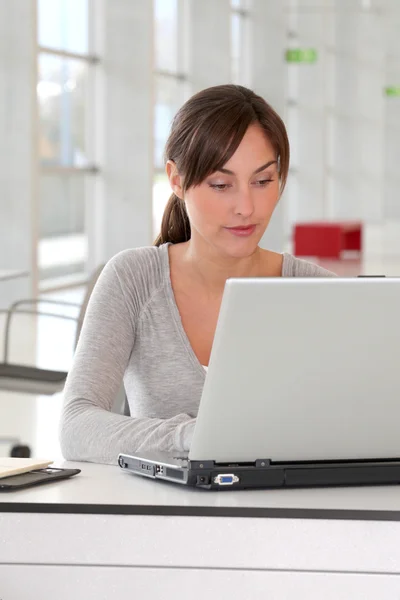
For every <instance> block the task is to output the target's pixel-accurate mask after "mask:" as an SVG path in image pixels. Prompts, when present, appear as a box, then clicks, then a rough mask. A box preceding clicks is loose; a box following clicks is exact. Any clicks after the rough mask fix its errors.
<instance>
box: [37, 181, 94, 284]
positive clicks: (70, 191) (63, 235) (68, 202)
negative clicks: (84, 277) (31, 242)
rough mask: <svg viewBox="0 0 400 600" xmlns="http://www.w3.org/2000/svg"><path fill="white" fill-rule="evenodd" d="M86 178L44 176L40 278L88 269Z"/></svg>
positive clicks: (41, 186)
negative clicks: (86, 265)
mask: <svg viewBox="0 0 400 600" xmlns="http://www.w3.org/2000/svg"><path fill="white" fill-rule="evenodd" d="M87 177H88V176H85V175H83V174H81V173H78V174H77V175H64V174H62V175H54V174H51V175H50V174H46V175H42V176H41V179H40V209H39V248H38V267H39V278H40V279H41V280H43V279H53V278H55V277H61V276H64V275H71V274H75V273H82V272H84V270H85V263H86V259H87V237H86V234H85V186H86V184H87V181H86V179H87Z"/></svg>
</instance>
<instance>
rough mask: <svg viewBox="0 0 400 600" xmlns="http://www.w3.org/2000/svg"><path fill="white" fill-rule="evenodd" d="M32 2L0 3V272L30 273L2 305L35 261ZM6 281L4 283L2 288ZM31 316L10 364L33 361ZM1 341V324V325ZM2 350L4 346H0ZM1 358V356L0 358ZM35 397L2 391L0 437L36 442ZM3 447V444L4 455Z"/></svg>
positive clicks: (27, 287)
mask: <svg viewBox="0 0 400 600" xmlns="http://www.w3.org/2000/svg"><path fill="white" fill-rule="evenodd" d="M35 9H36V2H35V1H34V0H12V2H7V1H4V0H3V1H2V2H0V92H1V93H0V271H1V270H7V271H9V270H17V271H20V270H21V271H28V272H29V273H30V276H29V277H25V278H21V279H19V278H18V279H15V280H14V281H8V282H3V283H2V282H1V281H0V308H4V305H6V304H8V303H10V302H11V301H13V300H16V299H20V298H26V297H30V296H31V295H32V292H33V291H34V290H33V289H32V285H31V280H32V272H33V269H34V265H35V260H36V256H35V252H34V244H35V240H34V236H33V234H32V231H33V219H34V218H36V215H34V214H33V211H34V201H35V187H36V169H37V163H36V160H37V157H36V153H35V152H36V83H37V79H36V59H37V55H36V10H35ZM3 284H4V287H3ZM28 320H29V317H25V319H24V317H23V316H21V315H20V316H17V317H16V318H15V320H14V321H13V323H12V328H11V348H10V350H11V356H10V357H9V358H10V359H11V360H12V361H13V362H17V361H18V362H21V363H23V364H32V363H33V361H34V351H35V332H34V329H33V328H32V322H28ZM0 322H1V324H3V323H4V321H3V319H1V321H0ZM0 341H1V342H2V341H3V327H2V326H0ZM1 352H2V350H1ZM2 359H3V356H2V354H0V361H1V360H2ZM35 422H36V401H35V398H34V397H32V396H29V395H27V394H23V395H19V394H15V393H13V394H10V393H9V392H4V391H0V437H16V438H19V440H20V441H22V442H24V443H28V444H29V445H32V444H33V443H34V440H35ZM6 450H8V449H7V448H5V447H3V446H1V447H0V452H1V454H3V453H4V452H5V451H6Z"/></svg>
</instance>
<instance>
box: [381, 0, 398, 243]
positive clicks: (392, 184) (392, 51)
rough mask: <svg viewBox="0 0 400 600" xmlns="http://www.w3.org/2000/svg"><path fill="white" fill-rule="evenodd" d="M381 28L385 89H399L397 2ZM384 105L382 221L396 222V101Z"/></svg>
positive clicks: (389, 1) (391, 0)
mask: <svg viewBox="0 0 400 600" xmlns="http://www.w3.org/2000/svg"><path fill="white" fill-rule="evenodd" d="M384 27H385V39H386V50H387V55H386V73H385V87H389V86H393V87H395V86H396V87H398V88H400V43H399V39H400V3H399V2H398V1H397V0H386V4H385V14H384ZM384 103H385V135H384V140H385V142H384V157H385V159H384V183H385V187H384V217H385V218H386V219H393V220H396V221H400V199H399V190H400V169H399V159H400V97H385V98H384ZM398 247H399V248H400V240H399V246H398Z"/></svg>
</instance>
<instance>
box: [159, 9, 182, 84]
mask: <svg viewBox="0 0 400 600" xmlns="http://www.w3.org/2000/svg"><path fill="white" fill-rule="evenodd" d="M154 19H155V21H154V26H155V32H154V43H155V63H156V64H155V68H156V69H159V70H162V71H171V72H173V73H176V72H177V71H178V0H155V2H154Z"/></svg>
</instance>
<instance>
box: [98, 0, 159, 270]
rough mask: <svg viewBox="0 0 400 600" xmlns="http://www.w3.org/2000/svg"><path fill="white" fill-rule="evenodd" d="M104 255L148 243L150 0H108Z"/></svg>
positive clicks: (104, 56) (101, 220)
mask: <svg viewBox="0 0 400 600" xmlns="http://www.w3.org/2000/svg"><path fill="white" fill-rule="evenodd" d="M104 10H105V13H104V38H103V40H104V48H103V52H102V54H101V60H102V69H103V82H104V88H103V89H104V94H105V97H104V122H103V124H102V125H103V127H104V138H103V143H104V153H103V161H102V162H101V163H100V168H101V171H102V173H103V178H104V195H103V198H102V211H101V212H102V215H101V217H99V228H100V230H99V235H100V238H101V240H102V248H101V251H102V260H105V259H107V258H109V257H111V256H112V255H114V254H116V253H117V252H119V251H120V250H123V249H124V248H130V247H135V246H145V245H149V244H151V243H152V173H153V142H152V136H153V74H152V69H153V63H152V56H153V54H152V51H153V12H152V2H143V1H142V0H112V2H111V1H109V0H106V1H105V2H104Z"/></svg>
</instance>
